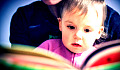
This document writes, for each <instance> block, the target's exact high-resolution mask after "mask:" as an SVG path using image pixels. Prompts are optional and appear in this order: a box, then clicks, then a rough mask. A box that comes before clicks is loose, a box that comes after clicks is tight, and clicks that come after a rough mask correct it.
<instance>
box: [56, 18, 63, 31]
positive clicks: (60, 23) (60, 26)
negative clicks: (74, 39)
mask: <svg viewBox="0 0 120 70" xmlns="http://www.w3.org/2000/svg"><path fill="white" fill-rule="evenodd" d="M57 19H58V22H59V30H60V31H62V21H61V18H57Z"/></svg>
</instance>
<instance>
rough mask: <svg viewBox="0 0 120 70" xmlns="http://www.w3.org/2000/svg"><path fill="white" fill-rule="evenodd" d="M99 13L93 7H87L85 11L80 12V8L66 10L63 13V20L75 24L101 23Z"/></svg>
mask: <svg viewBox="0 0 120 70" xmlns="http://www.w3.org/2000/svg"><path fill="white" fill-rule="evenodd" d="M99 13H101V12H97V10H96V9H95V8H94V7H88V11H87V12H85V13H84V12H83V13H82V12H81V11H80V10H77V9H74V10H73V11H71V12H69V11H66V12H65V13H64V16H63V18H64V19H63V20H64V21H66V20H69V21H72V22H73V23H75V24H78V23H81V24H82V23H83V24H84V25H91V24H95V25H96V23H97V24H98V23H100V25H101V24H102V17H101V16H98V15H100V14H99ZM81 24H80V25H81Z"/></svg>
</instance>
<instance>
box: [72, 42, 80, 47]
mask: <svg viewBox="0 0 120 70" xmlns="http://www.w3.org/2000/svg"><path fill="white" fill-rule="evenodd" d="M72 46H75V47H82V46H81V45H80V44H78V43H72Z"/></svg>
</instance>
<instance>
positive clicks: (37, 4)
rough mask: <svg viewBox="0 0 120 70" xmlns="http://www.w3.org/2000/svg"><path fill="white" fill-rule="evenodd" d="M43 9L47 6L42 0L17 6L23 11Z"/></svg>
mask: <svg viewBox="0 0 120 70" xmlns="http://www.w3.org/2000/svg"><path fill="white" fill-rule="evenodd" d="M45 9H48V6H47V5H46V4H44V3H43V2H42V1H35V2H32V3H30V4H28V5H25V6H21V7H19V8H18V10H22V11H23V12H32V11H38V10H45Z"/></svg>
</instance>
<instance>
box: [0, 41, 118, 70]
mask: <svg viewBox="0 0 120 70" xmlns="http://www.w3.org/2000/svg"><path fill="white" fill-rule="evenodd" d="M16 46H17V47H16V48H12V49H10V48H2V46H0V47H1V48H0V51H1V53H0V66H1V67H2V69H4V70H31V69H32V70H119V69H120V40H116V41H111V42H107V43H103V44H100V46H99V47H98V49H97V50H96V51H94V52H93V53H91V54H90V55H89V56H88V57H87V59H86V60H85V62H84V63H83V65H82V67H81V68H75V67H74V66H72V64H71V63H70V62H69V61H68V60H66V59H64V58H63V57H61V56H59V55H57V54H55V53H53V52H49V53H48V51H46V50H43V49H40V52H34V51H32V50H33V49H34V48H33V47H28V46H21V45H16Z"/></svg>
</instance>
